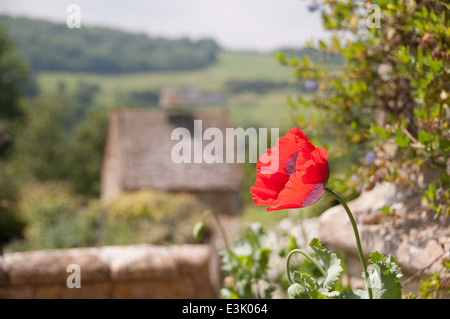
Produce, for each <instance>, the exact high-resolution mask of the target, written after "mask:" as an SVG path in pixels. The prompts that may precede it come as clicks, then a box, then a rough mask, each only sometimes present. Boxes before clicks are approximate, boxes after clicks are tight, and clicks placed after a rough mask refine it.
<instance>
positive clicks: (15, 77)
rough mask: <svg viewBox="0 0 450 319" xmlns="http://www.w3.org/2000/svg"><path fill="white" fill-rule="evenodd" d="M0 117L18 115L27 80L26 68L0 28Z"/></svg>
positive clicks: (10, 117) (7, 117)
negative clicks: (20, 99)
mask: <svg viewBox="0 0 450 319" xmlns="http://www.w3.org/2000/svg"><path fill="white" fill-rule="evenodd" d="M0 74H1V75H2V76H1V78H0V119H2V118H6V119H12V118H15V117H17V116H20V113H21V112H20V107H19V98H20V96H21V94H22V89H23V87H24V85H25V84H26V81H27V70H26V67H25V65H24V64H23V63H22V61H20V60H19V57H18V56H17V54H16V51H15V48H14V47H13V45H12V43H11V40H10V39H9V38H8V37H7V35H6V33H5V31H4V30H3V29H2V28H0Z"/></svg>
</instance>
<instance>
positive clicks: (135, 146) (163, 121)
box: [101, 90, 243, 214]
mask: <svg viewBox="0 0 450 319" xmlns="http://www.w3.org/2000/svg"><path fill="white" fill-rule="evenodd" d="M184 104H185V103H184V100H183V96H182V95H181V94H179V93H178V92H177V91H176V90H163V91H162V94H161V97H160V108H159V109H157V110H155V109H121V110H112V111H111V112H110V114H109V123H108V133H107V139H106V147H105V153H104V159H103V165H102V172H101V173H102V176H101V199H102V201H103V202H104V203H107V202H109V201H111V200H112V199H114V197H115V196H116V195H118V194H119V193H121V192H130V191H136V190H142V189H150V190H159V191H166V192H189V193H192V194H195V195H196V196H197V197H198V198H199V199H200V200H201V201H202V202H204V203H205V204H206V205H208V206H210V207H211V208H212V209H214V210H215V211H216V212H219V213H228V214H235V213H238V212H239V210H240V201H239V191H240V188H241V185H242V180H243V176H242V171H241V167H240V164H236V163H226V161H225V160H224V163H206V162H205V161H202V163H194V162H193V161H191V163H175V162H174V161H173V160H172V158H171V153H172V148H173V147H174V146H175V145H176V144H177V143H179V141H178V140H172V139H171V136H172V132H173V131H174V129H176V128H180V127H182V128H186V129H187V130H189V132H190V135H191V139H192V141H191V145H194V120H201V121H202V122H201V123H202V130H203V132H204V131H205V130H206V129H208V128H210V127H211V128H212V127H214V128H218V129H220V130H221V131H222V132H223V136H224V138H223V143H224V145H223V150H224V153H225V150H226V147H225V144H226V141H225V132H226V128H227V127H228V128H229V127H232V126H231V124H230V122H229V119H228V116H227V114H226V113H225V111H223V110H219V111H217V110H216V111H201V112H198V111H196V112H192V111H188V110H187V109H186V108H184ZM197 133H198V132H197ZM202 134H203V133H202ZM197 135H198V134H197ZM197 138H198V136H197ZM197 143H198V140H197ZM202 143H203V147H205V145H207V144H208V143H210V141H203V142H202ZM192 148H193V147H192ZM191 156H192V158H193V155H192V154H191ZM224 156H225V154H224ZM224 159H225V157H224Z"/></svg>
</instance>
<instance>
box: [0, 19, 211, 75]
mask: <svg viewBox="0 0 450 319" xmlns="http://www.w3.org/2000/svg"><path fill="white" fill-rule="evenodd" d="M0 23H1V24H2V25H3V26H4V27H5V28H6V31H7V33H8V35H9V36H10V37H11V38H12V39H13V40H14V44H15V45H16V46H17V49H18V51H19V53H20V55H21V56H22V58H23V59H24V60H25V61H26V62H27V63H29V64H30V67H31V69H32V70H33V71H43V70H48V71H57V70H59V71H88V72H96V73H119V72H136V71H157V70H159V71H173V70H189V69H196V68H202V67H205V66H208V65H210V64H212V63H213V62H215V61H216V54H217V52H218V51H219V47H218V45H217V44H216V43H215V42H214V41H213V40H210V39H204V40H198V41H192V40H189V39H187V38H182V39H178V40H167V39H161V38H149V37H147V36H146V35H144V34H131V33H126V32H122V31H117V30H112V29H106V28H93V27H85V26H83V27H82V28H80V29H77V30H73V29H69V28H67V26H66V25H65V24H55V23H50V22H46V21H39V20H32V19H27V18H13V17H8V16H0ZM42 48H45V50H42Z"/></svg>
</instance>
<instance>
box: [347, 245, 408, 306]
mask: <svg viewBox="0 0 450 319" xmlns="http://www.w3.org/2000/svg"><path fill="white" fill-rule="evenodd" d="M367 272H368V274H369V278H368V280H365V281H366V283H368V285H369V286H370V287H371V289H372V296H373V299H401V297H402V285H401V284H400V281H399V278H400V277H401V276H402V272H401V270H400V268H399V267H398V265H397V260H396V259H395V258H394V257H393V256H391V255H388V256H385V257H383V256H382V255H381V254H380V253H379V252H374V253H372V254H371V255H370V259H369V267H367ZM363 278H364V279H366V278H365V276H364V274H363ZM340 297H341V298H343V299H369V292H368V290H367V289H364V290H361V289H359V290H357V291H356V292H353V291H351V290H344V291H343V292H342V293H341V295H340Z"/></svg>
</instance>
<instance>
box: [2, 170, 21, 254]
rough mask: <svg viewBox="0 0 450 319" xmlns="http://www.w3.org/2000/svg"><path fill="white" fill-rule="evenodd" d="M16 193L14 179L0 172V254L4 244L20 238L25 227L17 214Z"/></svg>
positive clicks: (16, 186) (17, 191) (17, 195)
mask: <svg viewBox="0 0 450 319" xmlns="http://www.w3.org/2000/svg"><path fill="white" fill-rule="evenodd" d="M18 193H19V188H18V185H17V184H16V183H15V182H14V179H13V178H11V176H8V175H7V173H6V172H5V171H2V170H0V254H1V252H2V246H3V245H4V244H5V243H7V242H9V241H10V240H12V239H17V238H20V237H21V236H22V231H23V228H24V226H25V225H24V222H23V221H22V220H21V219H20V218H19V217H18V214H17V202H18V200H19V198H18V197H19V194H18Z"/></svg>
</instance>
